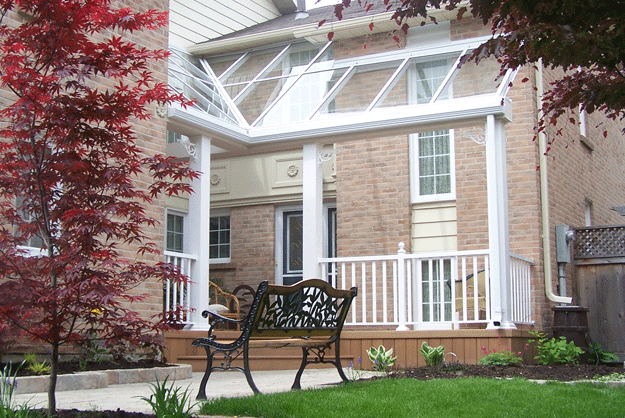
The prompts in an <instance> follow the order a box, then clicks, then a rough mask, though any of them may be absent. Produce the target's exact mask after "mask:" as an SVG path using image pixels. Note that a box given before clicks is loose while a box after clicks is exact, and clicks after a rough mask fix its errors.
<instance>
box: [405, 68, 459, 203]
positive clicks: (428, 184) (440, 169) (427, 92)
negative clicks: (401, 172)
mask: <svg viewBox="0 0 625 418" xmlns="http://www.w3.org/2000/svg"><path fill="white" fill-rule="evenodd" d="M448 66H449V60H447V59H438V60H433V61H426V62H418V63H416V64H415V66H414V68H413V74H414V76H413V79H414V80H415V83H414V85H413V86H412V88H411V95H412V97H413V101H414V102H416V103H418V104H422V103H428V102H429V101H430V100H431V99H432V97H433V96H434V94H435V93H436V91H437V89H438V88H439V87H440V85H441V83H442V82H443V80H444V79H445V76H446V75H447V72H448V70H449V68H448ZM450 95H451V92H450V91H448V90H445V91H444V92H442V93H441V95H440V98H445V97H447V96H450ZM453 144H454V141H453V134H452V132H451V131H449V130H443V131H431V132H421V133H418V134H413V135H411V136H410V161H411V179H410V184H411V196H412V197H411V200H412V202H413V203H415V202H424V201H436V200H451V199H455V180H456V179H455V167H454V147H453Z"/></svg>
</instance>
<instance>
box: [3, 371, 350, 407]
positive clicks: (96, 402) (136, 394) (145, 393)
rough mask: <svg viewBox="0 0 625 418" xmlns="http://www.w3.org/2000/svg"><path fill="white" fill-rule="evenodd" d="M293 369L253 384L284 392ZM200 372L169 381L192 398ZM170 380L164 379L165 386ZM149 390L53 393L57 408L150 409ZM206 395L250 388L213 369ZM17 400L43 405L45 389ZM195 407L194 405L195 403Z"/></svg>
mask: <svg viewBox="0 0 625 418" xmlns="http://www.w3.org/2000/svg"><path fill="white" fill-rule="evenodd" d="M295 373H296V371H295V370H278V371H276V370H273V371H257V372H253V373H252V376H253V377H254V381H255V383H256V386H258V388H259V389H260V390H261V391H262V392H263V393H272V392H285V391H288V390H290V389H291V385H292V384H293V380H294V379H295ZM202 374H203V373H193V377H192V378H191V379H182V380H177V381H173V384H174V386H175V387H181V388H183V389H184V390H186V389H188V390H189V393H190V394H191V399H192V400H193V401H194V400H195V396H196V395H197V391H198V388H199V386H200V380H201V379H202ZM170 382H171V381H170V380H168V381H167V383H168V386H169V384H170ZM338 382H341V378H340V377H339V375H338V373H337V371H336V369H335V368H334V367H332V368H325V369H310V370H309V369H307V370H305V371H304V374H303V375H302V380H301V384H302V388H303V389H309V388H319V387H323V386H325V385H330V384H335V383H338ZM151 394H152V387H151V386H150V383H131V384H120V385H113V386H109V387H107V388H102V389H86V390H71V391H64V392H57V393H56V403H57V408H58V409H73V408H75V409H79V410H116V409H118V408H119V409H123V410H125V411H131V412H144V413H152V409H151V407H150V405H149V404H148V403H147V402H145V401H143V400H141V398H142V397H149V396H150V395H151ZM206 395H207V397H208V398H219V397H242V396H251V395H253V392H252V390H251V389H250V387H249V386H248V384H247V381H246V380H245V375H244V374H243V373H241V372H235V371H229V372H213V374H212V375H211V377H210V380H209V381H208V384H207V385H206ZM15 398H16V402H17V404H24V403H28V405H29V406H31V407H36V408H46V407H47V402H48V398H47V394H46V393H30V394H23V395H17V396H16V397H15ZM196 410H197V407H196Z"/></svg>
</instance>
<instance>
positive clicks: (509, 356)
mask: <svg viewBox="0 0 625 418" xmlns="http://www.w3.org/2000/svg"><path fill="white" fill-rule="evenodd" d="M519 354H520V353H519ZM521 361H522V359H521V357H520V356H518V355H516V354H514V353H513V352H511V351H508V350H504V351H499V352H497V351H493V352H492V353H488V354H486V355H485V356H484V357H482V358H481V359H480V361H479V363H480V364H482V365H485V366H511V365H513V364H518V363H520V362H521Z"/></svg>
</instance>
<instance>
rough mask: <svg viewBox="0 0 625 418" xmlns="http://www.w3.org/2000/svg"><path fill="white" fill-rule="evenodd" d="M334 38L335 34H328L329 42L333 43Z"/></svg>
mask: <svg viewBox="0 0 625 418" xmlns="http://www.w3.org/2000/svg"><path fill="white" fill-rule="evenodd" d="M333 38H334V32H328V41H331V40H332V39H333Z"/></svg>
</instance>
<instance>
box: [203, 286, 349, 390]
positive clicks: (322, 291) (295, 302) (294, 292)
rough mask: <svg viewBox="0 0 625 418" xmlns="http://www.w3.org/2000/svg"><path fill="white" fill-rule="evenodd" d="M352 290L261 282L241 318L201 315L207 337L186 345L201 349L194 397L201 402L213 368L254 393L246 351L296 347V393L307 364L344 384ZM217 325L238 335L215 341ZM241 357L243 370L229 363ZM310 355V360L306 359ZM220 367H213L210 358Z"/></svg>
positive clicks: (208, 313)
mask: <svg viewBox="0 0 625 418" xmlns="http://www.w3.org/2000/svg"><path fill="white" fill-rule="evenodd" d="M357 293H358V289H357V288H356V287H352V288H351V289H350V290H337V289H335V288H333V287H332V286H331V285H330V284H328V283H326V282H324V281H322V280H318V279H309V280H303V281H300V282H298V283H296V284H294V285H292V286H278V285H270V284H269V283H268V282H267V281H263V282H261V283H260V285H259V286H258V289H257V290H256V294H255V295H254V299H253V301H252V306H251V308H250V311H249V313H248V314H247V316H246V317H245V318H242V319H240V320H233V319H231V318H227V317H224V316H222V315H219V314H218V313H214V312H210V311H204V312H202V316H203V317H204V318H207V317H210V318H211V322H210V327H209V331H208V337H207V338H196V339H195V340H194V341H193V342H192V345H193V346H195V347H204V349H205V350H206V371H205V372H204V376H203V378H202V381H201V383H200V389H199V392H198V395H197V399H206V383H207V382H208V379H209V378H210V375H211V373H212V372H213V371H214V370H238V371H241V372H243V373H244V374H245V377H246V379H247V383H248V384H249V385H250V388H251V389H252V390H253V391H254V393H259V392H260V391H259V390H258V388H257V387H256V384H255V383H254V380H253V379H252V374H251V372H250V359H249V350H250V348H283V347H300V348H301V349H302V362H301V365H300V367H299V370H298V371H297V374H296V376H295V381H294V382H293V386H292V387H291V389H300V388H301V387H300V379H301V377H302V373H303V371H304V368H305V367H306V366H307V365H308V364H311V363H330V364H333V365H334V366H335V367H336V369H337V370H338V373H339V376H340V377H341V379H342V380H343V381H344V382H348V381H349V380H348V379H347V377H346V376H345V373H344V372H343V368H342V367H341V357H340V336H341V330H342V328H343V323H344V322H345V318H346V317H347V312H348V311H349V307H350V306H351V303H352V299H353V298H354V297H355V296H356V295H357ZM218 323H231V324H232V323H234V324H236V325H238V326H239V327H240V329H241V334H240V335H239V336H238V338H236V340H234V341H220V340H218V339H217V338H216V335H214V334H213V333H212V332H213V329H214V327H215V325H217V324H218ZM332 347H334V359H333V360H332V359H326V358H325V354H326V351H327V350H329V349H330V348H332ZM241 354H242V355H243V367H242V368H241V367H238V366H233V365H232V362H233V361H234V360H235V359H237V358H238V357H239V356H241ZM310 354H313V356H314V358H309V355H310ZM216 355H219V356H220V357H219V358H220V359H223V360H221V361H222V363H221V364H220V365H218V366H213V363H214V362H215V360H216V359H215V356H216Z"/></svg>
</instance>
